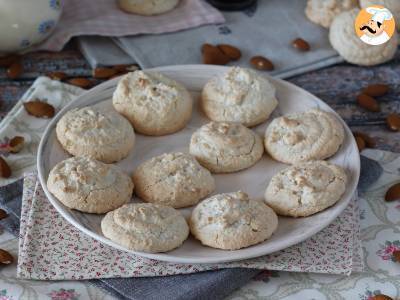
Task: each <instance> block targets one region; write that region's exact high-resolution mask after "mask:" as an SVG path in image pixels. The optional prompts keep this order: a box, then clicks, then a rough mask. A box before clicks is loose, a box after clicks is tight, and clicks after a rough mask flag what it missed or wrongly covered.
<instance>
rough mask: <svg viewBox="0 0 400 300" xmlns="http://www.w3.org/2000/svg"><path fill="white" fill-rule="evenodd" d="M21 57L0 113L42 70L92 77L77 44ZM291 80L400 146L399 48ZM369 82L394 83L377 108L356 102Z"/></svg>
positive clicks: (4, 86) (3, 82)
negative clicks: (397, 125) (394, 128)
mask: <svg viewBox="0 0 400 300" xmlns="http://www.w3.org/2000/svg"><path fill="white" fill-rule="evenodd" d="M22 62H23V66H24V73H23V74H22V76H21V77H20V78H19V79H17V80H10V79H8V78H7V76H6V70H5V68H0V119H1V118H2V117H4V115H6V114H7V112H8V111H9V110H10V109H11V108H12V107H13V105H14V104H15V102H16V101H17V100H18V99H19V98H20V97H21V96H22V94H23V93H24V92H25V91H26V90H27V89H28V87H29V86H30V85H31V84H32V82H33V81H34V80H35V79H36V77H38V76H40V75H45V74H47V73H49V72H52V71H63V72H65V73H67V74H68V75H69V76H70V77H77V76H79V77H88V78H90V77H91V71H92V70H91V67H90V66H89V64H88V63H87V62H86V61H85V59H84V58H83V57H82V55H81V54H80V53H79V51H77V50H75V49H73V47H72V49H69V50H64V51H62V52H59V53H48V52H37V53H30V54H27V55H25V56H24V57H23V59H22ZM289 81H290V82H292V83H294V84H296V85H298V86H300V87H302V88H304V89H306V90H308V91H309V92H311V93H313V94H315V95H316V96H318V97H320V98H321V99H322V100H324V101H325V102H326V103H328V104H329V105H330V106H332V107H333V108H334V109H335V110H336V111H337V112H338V113H339V114H340V115H341V116H342V117H343V119H344V120H345V121H346V122H347V124H348V125H349V126H350V127H351V129H352V130H357V131H362V132H366V133H368V134H370V136H372V137H374V138H375V140H376V142H377V146H376V147H377V148H379V149H383V150H389V151H393V152H400V133H399V132H391V131H389V130H388V129H387V127H386V125H385V117H386V115H387V114H388V113H389V112H398V113H400V51H398V53H397V56H396V58H395V59H394V60H392V61H391V62H390V63H388V64H384V65H381V66H376V67H359V66H354V65H349V64H340V65H336V66H333V67H329V68H325V69H321V70H318V71H314V72H309V73H306V74H303V75H300V76H296V77H293V78H290V79H289ZM95 82H96V83H99V82H100V81H99V80H97V81H95ZM370 83H386V84H389V85H390V92H389V93H388V94H387V95H385V96H383V97H381V98H380V99H379V102H380V103H381V108H382V111H381V112H379V113H373V112H367V111H366V110H364V109H363V108H360V107H359V106H357V104H356V100H355V99H356V96H357V94H358V93H359V91H360V90H361V89H362V88H363V87H365V86H367V85H368V84H370Z"/></svg>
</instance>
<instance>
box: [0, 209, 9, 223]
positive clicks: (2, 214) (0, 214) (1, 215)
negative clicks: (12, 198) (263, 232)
mask: <svg viewBox="0 0 400 300" xmlns="http://www.w3.org/2000/svg"><path fill="white" fill-rule="evenodd" d="M7 217H8V214H7V212H6V211H5V210H3V209H0V220H3V219H5V218H7Z"/></svg>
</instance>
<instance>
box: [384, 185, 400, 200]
mask: <svg viewBox="0 0 400 300" xmlns="http://www.w3.org/2000/svg"><path fill="white" fill-rule="evenodd" d="M394 200H400V182H399V183H396V184H394V185H392V186H391V187H390V188H389V189H388V190H387V192H386V194H385V201H388V202H391V201H394Z"/></svg>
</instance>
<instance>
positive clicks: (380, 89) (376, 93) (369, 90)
mask: <svg viewBox="0 0 400 300" xmlns="http://www.w3.org/2000/svg"><path fill="white" fill-rule="evenodd" d="M388 91H389V86H388V85H387V84H379V83H378V84H370V85H369V86H367V87H366V88H364V89H363V90H362V93H363V94H366V95H368V96H371V97H380V96H383V95H386V94H387V92H388Z"/></svg>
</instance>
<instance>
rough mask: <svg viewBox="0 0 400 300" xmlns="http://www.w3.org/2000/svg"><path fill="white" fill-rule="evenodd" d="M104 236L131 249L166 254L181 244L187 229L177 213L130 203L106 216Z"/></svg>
mask: <svg viewBox="0 0 400 300" xmlns="http://www.w3.org/2000/svg"><path fill="white" fill-rule="evenodd" d="M101 230H102V232H103V234H104V236H105V237H107V238H109V239H110V240H112V241H114V242H115V243H117V244H119V245H121V246H124V247H126V248H128V249H130V250H134V251H143V252H148V253H156V252H166V251H170V250H172V249H175V248H177V247H179V246H180V245H182V243H183V242H184V241H185V240H186V239H187V237H188V235H189V226H188V225H187V223H186V220H185V218H184V217H183V216H182V215H181V213H180V212H179V211H177V210H176V209H174V208H172V207H168V206H164V205H159V204H153V203H129V204H126V205H124V206H122V207H120V208H118V209H116V210H113V211H111V212H109V213H107V214H106V215H105V217H104V218H103V220H102V221H101Z"/></svg>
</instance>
